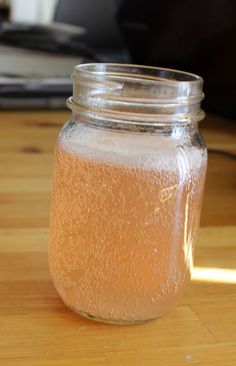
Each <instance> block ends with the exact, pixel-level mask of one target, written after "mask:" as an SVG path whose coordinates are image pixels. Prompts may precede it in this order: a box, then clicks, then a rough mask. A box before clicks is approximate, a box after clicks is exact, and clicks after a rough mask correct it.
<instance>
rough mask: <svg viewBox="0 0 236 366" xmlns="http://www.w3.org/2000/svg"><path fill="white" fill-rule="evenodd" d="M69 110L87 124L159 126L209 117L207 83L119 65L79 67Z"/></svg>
mask: <svg viewBox="0 0 236 366" xmlns="http://www.w3.org/2000/svg"><path fill="white" fill-rule="evenodd" d="M72 79H73V97H71V98H69V100H68V107H69V108H70V109H72V110H73V111H74V112H76V113H78V114H80V115H81V116H83V117H85V118H86V120H89V121H92V120H96V119H97V120H98V119H100V120H102V119H104V120H107V121H108V120H109V121H110V122H111V123H112V122H114V123H116V124H117V123H118V122H117V121H120V123H122V124H126V125H127V124H134V125H135V124H136V125H137V124H139V125H152V126H154V124H156V125H160V123H164V124H167V123H184V124H186V123H191V122H193V121H200V120H201V119H203V117H204V113H203V111H202V110H201V109H200V102H201V100H202V99H203V98H204V94H203V91H202V86H203V79H202V78H201V77H200V76H198V75H196V74H192V73H189V72H185V71H179V70H174V69H168V68H162V67H154V66H144V65H132V64H117V63H87V64H80V65H76V66H75V68H74V72H73V74H72Z"/></svg>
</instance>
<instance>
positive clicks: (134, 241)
mask: <svg viewBox="0 0 236 366" xmlns="http://www.w3.org/2000/svg"><path fill="white" fill-rule="evenodd" d="M202 84H203V80H202V78H201V77H199V76H197V75H194V74H190V73H186V72H182V71H176V70H169V69H163V68H154V67H144V66H136V65H122V64H83V65H79V66H76V67H75V69H74V73H73V96H72V97H71V98H69V100H68V106H69V108H70V109H71V110H72V117H71V119H70V120H69V121H68V122H67V123H66V124H65V126H64V127H63V129H62V131H61V133H60V136H59V139H58V142H57V145H56V151H55V163H54V178H53V193H52V203H51V219H50V221H51V223H50V244H49V263H50V270H51V276H52V279H53V282H54V284H55V287H56V289H57V291H58V293H59V295H60V297H61V298H62V300H63V301H64V303H65V304H66V305H67V306H68V307H69V308H70V309H72V310H73V311H75V312H76V313H78V314H80V315H82V316H85V317H88V318H91V319H94V320H98V321H102V322H110V323H136V322H143V321H146V320H151V319H155V318H158V317H161V316H162V315H164V314H166V313H167V312H168V311H169V310H170V309H171V308H172V307H173V306H174V305H175V304H176V302H177V301H178V299H179V297H180V295H181V294H182V293H183V290H184V289H185V287H186V285H187V284H188V282H189V279H190V275H191V269H192V266H193V251H194V246H195V244H196V239H197V232H198V227H199V219H200V211H201V205H202V197H203V190H204V180H205V173H206V165H207V152H206V148H205V145H204V142H203V140H202V137H201V135H200V133H199V130H198V122H199V121H200V120H201V119H202V118H203V117H204V113H203V112H202V110H201V109H200V102H201V100H202V98H203V92H202Z"/></svg>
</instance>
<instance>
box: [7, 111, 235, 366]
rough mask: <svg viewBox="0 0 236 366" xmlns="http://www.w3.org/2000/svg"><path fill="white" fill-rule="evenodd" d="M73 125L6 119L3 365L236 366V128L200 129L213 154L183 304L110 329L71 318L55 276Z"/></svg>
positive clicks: (46, 117)
mask: <svg viewBox="0 0 236 366" xmlns="http://www.w3.org/2000/svg"><path fill="white" fill-rule="evenodd" d="M68 116H69V114H68V113H67V112H30V111H28V112H11V113H10V112H1V113H0V139H1V144H0V174H1V180H0V225H1V229H0V365H2V366H13V365H24V366H29V365H32V366H39V365H40V366H41V365H43V366H46V365H47V366H49V365H50V366H51V365H58V366H60V365H63V366H71V365H73V366H74V365H81V366H86V365H114V366H116V365H119V366H120V365H127V366H134V365H135V366H136V365H137V366H139V365H142V366H150V365H153V366H154V365H155V366H156V365H158V366H159V365H160V366H184V365H189V366H191V365H201V366H203V365H204V366H213V365H214V366H218V365H220V366H234V365H236V269H235V265H236V194H235V193H236V158H235V155H234V154H236V123H234V122H230V121H227V120H224V119H220V118H218V117H214V116H210V117H208V119H207V120H206V121H205V122H202V132H203V135H204V136H205V139H206V141H207V143H208V147H209V148H210V149H211V150H212V151H211V152H210V153H209V169H208V175H207V182H206V195H205V202H204V207H203V214H202V220H201V229H200V235H199V240H198V246H197V250H196V260H195V265H196V267H197V268H196V269H195V272H194V279H193V281H192V283H191V285H190V287H189V288H188V290H187V292H186V294H185V295H184V297H183V298H182V300H181V302H180V303H179V305H178V306H177V307H176V308H175V309H174V310H173V311H172V312H171V313H170V314H169V315H167V316H166V317H164V318H162V319H159V320H156V321H153V322H150V323H146V324H144V325H136V326H113V325H103V324H98V323H94V322H91V321H88V320H85V319H82V318H80V317H78V316H77V315H75V314H74V313H72V312H71V311H70V310H68V309H67V308H66V307H65V306H64V305H63V303H62V301H61V300H60V298H59V297H58V295H57V293H56V291H55V289H54V287H53V285H52V282H51V279H50V276H49V270H48V263H47V240H48V216H49V199H50V187H51V171H52V153H53V148H54V144H55V140H56V136H57V134H58V132H59V129H60V128H61V126H62V124H63V123H64V121H65V120H66V119H67V117H68ZM215 150H223V151H225V153H223V152H222V153H219V152H217V151H215ZM227 152H228V153H227Z"/></svg>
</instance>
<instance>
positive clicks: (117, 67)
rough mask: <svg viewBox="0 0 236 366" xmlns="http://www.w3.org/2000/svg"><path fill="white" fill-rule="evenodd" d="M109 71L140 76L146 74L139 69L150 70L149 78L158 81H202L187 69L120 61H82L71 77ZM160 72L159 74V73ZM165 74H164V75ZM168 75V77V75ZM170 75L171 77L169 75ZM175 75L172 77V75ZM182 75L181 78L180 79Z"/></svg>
mask: <svg viewBox="0 0 236 366" xmlns="http://www.w3.org/2000/svg"><path fill="white" fill-rule="evenodd" d="M111 71H114V72H116V74H117V76H118V77H120V78H123V77H124V76H125V74H118V73H117V72H118V71H124V72H127V71H132V72H130V73H129V77H133V78H134V77H135V74H134V71H135V72H136V73H137V75H140V78H142V77H145V79H146V76H147V75H146V74H141V73H140V71H144V72H145V71H146V72H150V74H149V75H150V76H151V78H148V79H149V80H154V81H158V82H168V83H173V84H175V83H177V84H179V83H184V84H186V83H189V84H199V83H200V84H201V83H203V78H202V77H201V76H199V75H197V74H194V73H190V72H187V71H182V70H177V69H172V68H165V67H156V66H149V65H147V66H146V65H137V64H123V63H122V64H121V63H94V62H91V63H83V64H79V65H76V66H75V67H74V72H73V74H72V78H76V76H77V75H79V74H80V73H84V74H86V75H88V76H89V75H90V76H91V77H93V76H95V75H104V74H105V73H107V74H108V73H109V72H111ZM159 74H160V75H159ZM164 75H165V76H164ZM168 76H169V77H168ZM171 76H172V77H171ZM174 76H175V77H176V79H174V78H173V77H174ZM181 77H182V79H181Z"/></svg>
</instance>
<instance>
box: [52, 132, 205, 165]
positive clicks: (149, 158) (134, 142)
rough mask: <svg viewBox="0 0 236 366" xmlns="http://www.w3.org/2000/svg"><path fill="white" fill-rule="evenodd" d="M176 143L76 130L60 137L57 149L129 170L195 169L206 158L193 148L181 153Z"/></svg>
mask: <svg viewBox="0 0 236 366" xmlns="http://www.w3.org/2000/svg"><path fill="white" fill-rule="evenodd" d="M182 143H183V142H180V141H179V140H178V139H176V138H173V137H170V136H168V137H166V136H160V135H158V134H144V133H128V132H119V131H109V130H100V129H95V128H89V127H87V126H80V127H79V128H78V127H77V128H76V129H74V130H73V129H70V130H69V131H68V132H67V133H63V134H62V137H61V139H60V141H59V145H60V147H61V148H63V149H64V150H66V151H67V152H70V153H72V154H75V155H79V156H80V157H83V158H84V159H89V160H93V161H95V160H96V161H98V162H102V163H111V164H118V165H125V166H128V167H130V168H132V167H133V168H142V169H161V170H168V171H169V170H175V171H176V169H178V168H180V166H181V165H182V166H186V165H187V166H188V168H190V169H191V168H193V169H197V168H199V167H200V166H202V165H203V163H204V162H205V161H206V156H205V155H203V153H202V151H201V150H199V149H197V148H190V149H189V148H188V149H187V150H186V149H183V148H181V147H180V145H181V144H182Z"/></svg>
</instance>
